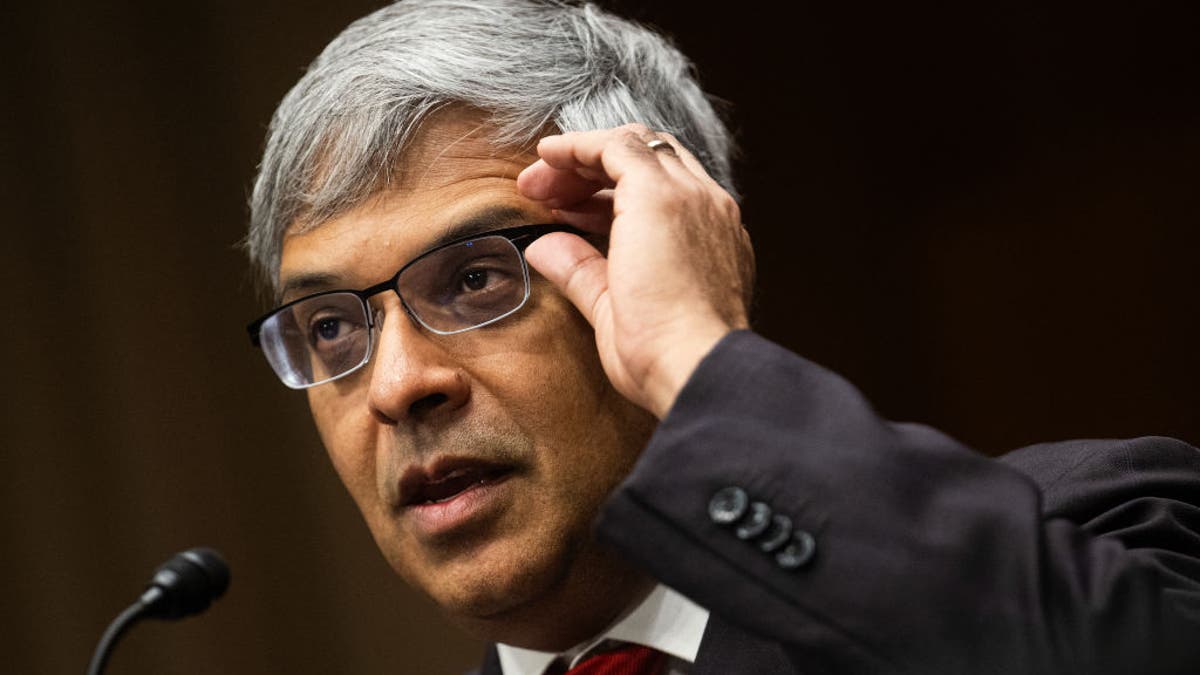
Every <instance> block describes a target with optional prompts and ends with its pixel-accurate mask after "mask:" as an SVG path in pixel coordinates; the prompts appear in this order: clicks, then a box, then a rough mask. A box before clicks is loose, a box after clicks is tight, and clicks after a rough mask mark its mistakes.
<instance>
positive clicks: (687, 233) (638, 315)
mask: <svg viewBox="0 0 1200 675" xmlns="http://www.w3.org/2000/svg"><path fill="white" fill-rule="evenodd" d="M656 140H657V141H661V142H660V143H654V144H653V145H654V146H658V147H652V145H651V144H650V143H651V142H652V141H656ZM664 143H665V144H667V145H664ZM537 151H538V155H539V156H540V157H541V159H539V160H538V161H537V162H535V163H534V164H532V165H530V166H529V167H527V168H526V169H525V170H524V171H523V172H522V173H521V175H520V176H519V177H518V180H517V187H518V189H519V190H520V192H521V193H522V194H524V195H525V196H526V197H529V198H531V199H534V200H537V201H541V202H543V203H545V204H547V205H549V206H550V207H552V208H554V209H555V210H556V212H557V215H558V217H559V219H560V220H561V221H562V222H564V223H567V224H570V225H574V226H576V227H578V228H580V229H583V230H586V231H588V232H593V233H596V234H601V235H607V236H608V249H607V252H606V254H601V252H600V251H599V250H597V249H596V248H595V247H594V246H593V245H592V244H590V243H589V242H587V241H585V240H584V239H582V238H580V237H578V236H575V235H573V234H567V233H555V234H550V235H546V236H544V237H542V238H541V239H539V240H538V241H536V242H534V243H533V244H532V245H530V247H529V248H528V250H527V251H526V259H527V260H528V261H529V264H530V265H532V266H533V268H534V269H536V270H537V271H538V272H540V273H541V274H542V275H543V276H545V277H546V278H547V279H549V280H550V281H551V282H552V283H553V284H555V285H556V286H557V287H558V288H559V289H560V290H561V291H562V292H563V293H564V294H565V295H566V296H567V298H569V299H570V300H571V302H572V303H574V305H575V306H576V307H577V308H578V309H579V311H580V312H581V313H582V314H583V315H584V316H585V317H586V318H587V320H588V321H589V322H590V323H591V324H592V326H593V328H594V329H595V331H596V345H597V348H598V349H599V352H600V359H601V363H602V364H603V366H604V369H605V372H606V373H607V375H608V377H609V379H610V380H611V381H612V383H613V385H614V386H615V387H616V388H617V390H618V391H620V392H621V393H622V394H623V395H624V396H626V397H628V398H629V399H630V400H632V401H634V402H635V403H637V404H638V405H640V406H642V407H644V408H646V409H647V410H649V411H650V412H652V413H654V414H655V415H656V416H658V417H659V418H662V417H663V416H664V415H665V414H666V413H667V411H668V410H669V409H670V407H671V404H672V403H673V402H674V400H675V397H676V396H677V395H678V393H679V390H680V389H682V388H683V385H684V384H685V383H686V382H687V379H688V377H690V376H691V373H692V371H694V370H695V368H696V366H697V364H698V363H699V362H700V360H701V359H702V358H703V357H704V355H705V354H707V353H708V352H709V350H710V349H712V347H713V346H714V345H715V344H716V343H717V342H718V341H719V340H720V339H721V338H722V337H723V336H724V335H725V334H727V333H728V332H729V331H731V330H734V329H738V328H745V327H746V326H747V325H748V321H747V302H748V298H749V295H750V289H751V286H752V284H753V277H754V253H753V250H752V249H751V246H750V239H749V236H748V235H747V233H746V230H745V228H744V227H742V223H741V214H740V210H739V209H738V206H737V203H736V202H735V201H734V199H733V197H731V196H730V195H729V193H728V192H726V191H725V190H724V189H722V188H721V186H720V185H719V184H717V182H716V181H714V180H713V179H712V178H711V177H710V176H709V175H708V174H707V173H706V172H705V171H704V168H703V167H702V166H701V165H700V163H699V161H698V160H696V158H695V157H694V156H693V155H692V154H691V153H690V152H688V151H687V149H685V148H684V147H682V146H681V145H680V144H679V142H678V141H676V140H675V139H674V138H673V137H671V136H670V135H669V134H664V133H655V132H652V131H650V130H649V129H647V128H646V127H644V126H642V125H626V126H623V127H619V128H616V129H604V130H597V131H583V132H571V133H565V134H561V135H555V136H547V137H546V138H543V139H542V140H541V142H540V143H539V144H538V148H537Z"/></svg>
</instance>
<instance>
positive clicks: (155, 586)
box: [87, 548, 229, 675]
mask: <svg viewBox="0 0 1200 675" xmlns="http://www.w3.org/2000/svg"><path fill="white" fill-rule="evenodd" d="M226 588H229V565H226V564H225V561H224V560H223V559H222V558H221V554H219V553H217V552H216V551H214V550H212V549H211V548H193V549H188V550H186V551H184V552H183V553H179V554H176V555H175V557H173V558H171V559H170V560H168V561H167V562H165V563H163V565H162V566H161V567H159V568H158V569H157V570H155V571H154V577H153V578H152V579H151V580H150V585H149V586H147V587H146V591H145V592H144V593H142V595H141V597H139V598H138V599H137V602H134V603H133V604H132V605H130V606H129V607H128V608H127V609H126V610H125V611H123V612H121V613H120V614H119V615H117V618H115V619H113V621H112V623H110V624H109V625H108V628H107V629H105V631H104V635H102V636H101V637H100V643H99V644H97V645H96V653H95V654H94V655H93V656H92V663H91V665H89V666H88V671H87V672H88V675H100V674H101V673H103V672H104V666H105V665H107V664H108V657H109V655H110V654H111V653H112V650H113V647H114V646H116V644H117V640H119V639H120V638H121V636H122V635H124V634H125V631H127V630H129V628H130V627H131V626H133V624H134V623H136V622H137V621H138V620H139V619H142V618H145V617H148V616H149V617H154V618H157V619H180V618H183V617H185V616H191V615H192V614H199V613H200V612H203V611H204V610H206V609H208V606H209V604H210V603H212V601H213V600H216V599H217V598H219V597H221V594H223V593H224V592H225V589H226Z"/></svg>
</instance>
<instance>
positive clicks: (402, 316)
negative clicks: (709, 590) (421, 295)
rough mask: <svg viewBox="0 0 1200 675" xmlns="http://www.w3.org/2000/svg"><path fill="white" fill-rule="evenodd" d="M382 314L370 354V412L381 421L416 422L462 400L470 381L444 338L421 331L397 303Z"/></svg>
mask: <svg viewBox="0 0 1200 675" xmlns="http://www.w3.org/2000/svg"><path fill="white" fill-rule="evenodd" d="M381 318H382V322H381V324H380V328H379V336H378V338H379V339H378V344H377V345H376V349H375V354H374V355H373V356H372V358H371V360H372V361H373V362H374V363H373V365H372V368H371V376H370V384H369V387H370V391H369V392H368V404H369V405H370V407H371V413H372V415H374V416H375V417H376V419H378V420H379V421H381V422H383V423H385V424H393V425H395V424H419V423H422V422H428V421H431V420H433V419H434V418H436V417H438V416H444V415H447V414H449V413H452V412H453V411H454V410H457V409H458V408H461V407H462V406H463V405H465V404H466V402H467V401H468V400H469V399H470V394H471V387H470V382H469V379H468V377H467V374H466V372H465V371H464V370H463V369H462V368H461V366H460V365H459V364H458V362H457V361H456V359H455V357H454V356H453V355H452V354H451V353H450V352H449V351H448V350H447V349H446V345H445V344H444V340H445V337H444V336H440V335H434V334H431V333H429V332H427V331H425V330H424V329H423V328H421V327H420V326H419V325H418V324H417V323H416V322H415V321H414V320H413V319H412V318H411V317H410V316H409V315H408V313H407V312H405V311H404V310H403V309H402V308H401V307H398V306H397V307H395V308H394V309H392V310H390V311H388V312H386V313H384V314H383V316H382V317H381ZM439 338H440V339H441V340H439Z"/></svg>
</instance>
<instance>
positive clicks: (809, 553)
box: [775, 530, 817, 570]
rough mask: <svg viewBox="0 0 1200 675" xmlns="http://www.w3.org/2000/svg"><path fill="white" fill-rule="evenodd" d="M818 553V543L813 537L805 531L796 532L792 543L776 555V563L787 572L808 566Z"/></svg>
mask: <svg viewBox="0 0 1200 675" xmlns="http://www.w3.org/2000/svg"><path fill="white" fill-rule="evenodd" d="M816 551H817V541H816V540H815V539H813V536H812V535H811V534H809V533H807V532H805V531H804V530H796V532H794V533H793V534H792V541H791V542H790V543H788V545H787V546H785V547H783V550H781V551H780V552H779V553H776V554H775V562H776V563H778V564H779V566H780V567H782V568H783V569H785V570H794V569H796V568H798V567H803V566H804V565H806V564H808V561H810V560H812V557H813V554H814V553H816Z"/></svg>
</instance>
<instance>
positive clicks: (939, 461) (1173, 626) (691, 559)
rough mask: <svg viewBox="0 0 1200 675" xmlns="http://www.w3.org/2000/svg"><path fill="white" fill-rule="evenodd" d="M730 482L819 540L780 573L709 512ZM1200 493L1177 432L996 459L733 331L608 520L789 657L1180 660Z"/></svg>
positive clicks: (1199, 621) (624, 543)
mask: <svg viewBox="0 0 1200 675" xmlns="http://www.w3.org/2000/svg"><path fill="white" fill-rule="evenodd" d="M727 488H737V489H739V490H742V491H744V493H745V494H746V495H748V496H749V499H750V500H751V503H753V502H758V503H760V504H762V505H765V506H767V507H769V508H770V510H771V511H770V512H771V513H772V514H778V515H785V516H786V517H787V518H788V519H790V521H791V523H792V526H793V528H794V533H795V535H794V537H797V538H798V537H802V536H805V535H807V536H811V540H810V541H811V542H813V543H815V548H814V549H813V551H814V554H813V555H812V556H811V558H810V559H808V560H807V561H806V562H805V564H804V565H803V566H801V567H799V568H795V569H785V567H784V566H782V565H781V560H780V557H779V556H780V551H779V550H778V549H777V550H775V551H772V552H766V551H764V550H763V547H762V543H763V542H762V540H761V536H765V535H760V536H759V537H757V538H755V537H752V538H749V539H742V538H739V537H738V536H736V534H735V530H736V525H737V524H738V523H736V522H735V523H732V524H722V523H719V522H716V521H715V520H714V518H713V515H712V513H711V509H712V504H711V500H712V499H713V497H714V495H716V494H717V493H718V492H720V491H722V490H725V489H727ZM1198 501H1200V453H1198V452H1197V451H1196V450H1195V449H1193V448H1191V447H1190V446H1187V445H1185V444H1183V443H1180V442H1178V441H1171V440H1169V439H1144V440H1141V441H1132V442H1110V441H1079V442H1075V443H1074V444H1065V445H1056V446H1045V447H1042V448H1040V449H1039V448H1030V449H1028V450H1026V451H1023V452H1022V453H1018V454H1016V455H1014V456H1013V457H1011V458H1008V459H1006V460H1005V461H997V460H994V459H990V458H987V457H985V456H983V455H980V454H978V453H976V452H973V451H971V450H969V449H968V448H965V447H963V446H962V445H960V444H958V443H957V442H955V441H954V440H953V439H951V438H949V437H947V436H945V435H943V434H941V433H939V432H937V431H934V430H932V429H929V428H927V427H922V426H918V425H908V424H895V423H890V422H887V421H885V420H883V419H881V418H879V417H878V416H877V415H876V414H875V413H874V412H873V411H872V409H871V407H870V405H869V404H868V403H867V401H865V400H864V399H863V397H862V396H861V395H860V394H859V393H858V392H857V390H855V389H854V388H853V387H852V386H850V385H849V384H848V383H846V382H845V381H844V380H843V379H841V378H840V377H838V376H837V375H835V374H833V373H831V372H829V371H827V370H824V369H822V368H820V367H819V366H816V365H815V364H812V363H811V362H808V361H806V360H805V359H803V358H801V357H798V356H796V355H794V354H792V353H790V352H788V351H786V350H784V349H782V348H780V347H778V346H776V345H774V344H772V343H770V342H768V341H766V340H764V339H762V338H760V337H758V336H757V335H755V334H753V333H750V332H746V331H741V332H735V333H732V334H731V335H729V336H727V337H726V338H725V339H724V340H723V341H722V342H721V343H719V344H718V345H717V347H716V348H715V349H714V350H713V352H712V353H710V354H709V355H708V356H707V357H706V358H705V359H704V361H703V362H702V363H701V365H700V367H699V368H698V369H697V371H696V372H695V373H694V374H693V376H692V378H691V380H690V381H689V382H688V384H687V386H686V387H685V388H684V390H683V391H682V392H681V394H680V397H679V399H678V400H677V402H676V404H675V406H674V407H673V408H672V410H671V411H670V413H669V415H668V416H667V418H666V419H665V420H663V423H662V424H661V425H660V426H659V428H658V430H657V431H656V432H655V435H654V437H653V438H652V439H651V441H650V443H649V445H648V446H647V447H646V449H645V451H644V453H643V455H642V457H641V458H640V460H639V462H638V464H637V466H636V467H635V468H634V471H633V472H632V473H631V475H630V476H629V478H628V479H627V480H626V481H625V482H624V483H623V484H622V485H621V486H620V487H619V488H618V490H617V491H616V492H615V493H614V495H613V497H612V498H611V499H610V501H609V503H608V504H607V505H606V506H605V509H604V510H603V512H602V514H601V518H600V522H599V524H598V528H599V532H600V534H601V536H602V537H604V538H606V539H607V540H609V541H610V542H612V543H613V544H614V545H616V546H617V547H618V548H619V549H621V550H622V551H623V552H624V553H625V554H626V555H627V556H628V557H629V558H630V559H632V560H634V561H635V562H637V563H639V564H640V565H642V566H644V567H645V568H646V569H647V570H649V571H650V573H651V574H653V575H654V576H656V577H657V578H658V579H659V580H661V581H663V582H665V583H667V584H668V585H670V586H672V587H674V588H676V589H677V590H679V591H680V592H682V593H684V594H685V595H688V596H689V597H691V598H692V599H693V600H694V601H696V602H698V603H699V604H701V605H703V606H705V607H707V608H709V609H710V610H711V611H713V612H714V613H716V614H718V615H720V616H721V617H723V618H724V619H726V620H727V621H730V622H733V623H735V624H738V625H740V626H742V627H743V628H745V629H747V630H749V631H751V632H753V633H755V634H757V635H760V636H763V637H764V638H767V639H771V640H775V641H778V642H780V643H781V644H782V645H784V647H785V649H786V650H787V653H788V654H789V656H790V657H791V658H792V659H793V660H794V661H795V662H796V665H797V669H798V670H800V671H801V672H812V673H820V672H830V673H859V672H862V673H877V672H913V673H959V672H961V673H1021V674H1036V673H1083V672H1087V673H1108V672H1112V673H1117V672H1121V673H1129V672H1139V673H1174V672H1184V669H1187V668H1189V667H1190V668H1194V667H1195V665H1196V663H1195V662H1191V663H1190V664H1189V661H1191V659H1193V658H1195V656H1196V653H1197V652H1196V651H1195V649H1196V648H1195V644H1194V643H1196V642H1198V641H1200V611H1198V610H1197V608H1198V607H1200V534H1198V533H1200V506H1198ZM748 517H749V516H744V517H742V520H741V521H740V522H743V523H744V521H745V518H748ZM794 540H796V541H799V539H794ZM792 562H795V560H794V559H793V560H792ZM1188 636H1190V637H1188ZM1188 672H1200V671H1196V670H1189V671H1188Z"/></svg>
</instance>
